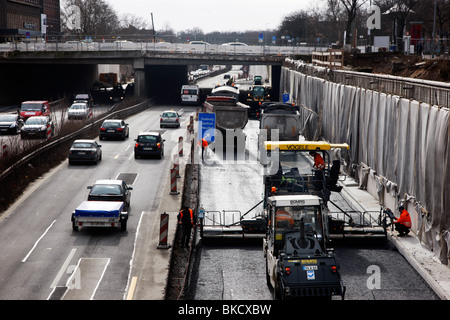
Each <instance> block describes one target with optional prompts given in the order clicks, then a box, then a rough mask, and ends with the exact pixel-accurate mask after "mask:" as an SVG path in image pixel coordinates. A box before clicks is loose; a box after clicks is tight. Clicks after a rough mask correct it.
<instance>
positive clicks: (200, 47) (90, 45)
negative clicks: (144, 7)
mask: <svg viewBox="0 0 450 320" xmlns="http://www.w3.org/2000/svg"><path fill="white" fill-rule="evenodd" d="M321 50H326V48H325V47H313V46H268V45H260V46H247V45H220V44H186V43H170V42H144V41H142V42H131V41H115V42H82V41H67V42H9V43H0V52H4V53H8V52H11V51H26V52H42V51H57V52H59V51H149V52H152V51H154V52H169V53H208V54H246V55H283V56H284V55H305V54H311V53H312V52H313V51H321Z"/></svg>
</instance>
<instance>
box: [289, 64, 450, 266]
mask: <svg viewBox="0 0 450 320" xmlns="http://www.w3.org/2000/svg"><path fill="white" fill-rule="evenodd" d="M280 92H287V93H289V94H290V97H291V102H294V103H296V104H297V105H300V106H301V108H300V109H301V112H300V113H301V117H302V120H303V132H302V134H303V135H304V136H305V138H306V139H308V140H318V139H323V140H326V141H329V142H333V143H340V142H346V143H348V144H349V145H350V150H348V151H341V152H342V153H341V154H340V155H339V156H340V157H341V159H342V160H343V164H344V169H345V171H346V172H347V174H349V175H351V176H353V177H354V178H355V179H356V180H357V181H359V183H360V187H361V188H364V189H367V191H369V192H370V193H371V194H372V195H373V196H375V197H376V198H377V199H379V201H380V205H382V206H385V207H389V208H391V209H395V212H397V206H398V204H400V203H402V202H403V203H404V204H406V207H407V209H408V211H409V212H410V214H411V216H412V220H413V231H414V232H415V233H417V235H418V236H419V239H421V240H422V241H423V243H424V244H426V245H427V246H429V247H430V249H432V250H433V251H434V252H435V253H436V255H437V256H439V258H440V260H441V261H442V262H443V263H447V261H448V257H449V256H450V252H449V249H448V248H449V247H450V239H449V238H450V236H449V234H450V170H449V167H450V166H449V161H450V157H449V153H450V135H449V130H450V128H449V115H450V110H449V109H448V108H446V107H437V106H432V105H429V104H426V103H420V102H418V101H415V100H407V99H404V98H400V97H398V96H395V95H390V94H385V93H380V92H377V91H373V90H368V89H364V88H359V87H354V86H349V85H344V84H339V83H334V82H329V81H326V80H323V79H320V78H316V77H313V76H308V75H305V74H302V73H299V72H297V71H293V70H290V69H287V68H283V69H282V72H281V84H280ZM393 211H394V210H393Z"/></svg>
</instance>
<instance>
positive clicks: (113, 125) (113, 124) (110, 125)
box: [102, 121, 120, 128]
mask: <svg viewBox="0 0 450 320" xmlns="http://www.w3.org/2000/svg"><path fill="white" fill-rule="evenodd" d="M102 127H103V128H119V127H120V122H115V121H112V122H105V123H103V126H102Z"/></svg>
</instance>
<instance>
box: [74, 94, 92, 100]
mask: <svg viewBox="0 0 450 320" xmlns="http://www.w3.org/2000/svg"><path fill="white" fill-rule="evenodd" d="M75 100H89V95H87V94H77V95H76V97H75Z"/></svg>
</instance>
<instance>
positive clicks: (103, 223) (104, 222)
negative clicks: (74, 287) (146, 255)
mask: <svg viewBox="0 0 450 320" xmlns="http://www.w3.org/2000/svg"><path fill="white" fill-rule="evenodd" d="M124 208H125V204H124V203H123V202H120V201H83V202H82V203H81V204H80V205H79V206H78V207H77V208H76V209H75V211H73V212H72V218H71V220H72V229H73V231H78V230H79V228H80V227H112V228H120V230H121V231H125V230H126V229H127V221H128V212H125V211H124Z"/></svg>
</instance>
